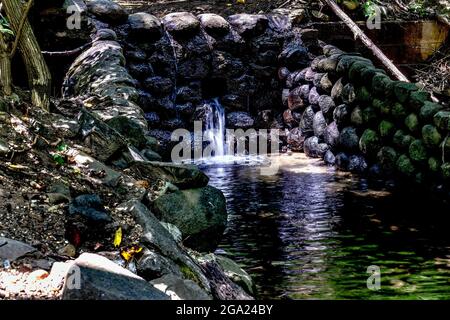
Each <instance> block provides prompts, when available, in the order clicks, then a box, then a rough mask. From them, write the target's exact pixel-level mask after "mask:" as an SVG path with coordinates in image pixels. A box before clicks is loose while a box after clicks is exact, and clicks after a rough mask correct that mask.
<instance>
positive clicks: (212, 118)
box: [205, 98, 227, 157]
mask: <svg viewBox="0 0 450 320" xmlns="http://www.w3.org/2000/svg"><path fill="white" fill-rule="evenodd" d="M207 106H208V110H207V116H206V123H205V136H206V137H207V138H208V140H209V141H210V143H211V144H212V147H213V150H214V156H215V157H223V156H226V155H227V146H226V142H225V110H224V109H223V106H222V105H221V104H220V102H219V99H218V98H215V99H213V100H212V101H211V102H210V103H208V104H207Z"/></svg>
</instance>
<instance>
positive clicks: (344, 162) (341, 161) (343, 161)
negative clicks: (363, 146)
mask: <svg viewBox="0 0 450 320" xmlns="http://www.w3.org/2000/svg"><path fill="white" fill-rule="evenodd" d="M349 163H350V159H349V157H348V156H347V155H346V154H345V153H344V152H340V153H338V154H337V155H336V166H337V167H338V168H339V169H340V170H343V171H348V165H349Z"/></svg>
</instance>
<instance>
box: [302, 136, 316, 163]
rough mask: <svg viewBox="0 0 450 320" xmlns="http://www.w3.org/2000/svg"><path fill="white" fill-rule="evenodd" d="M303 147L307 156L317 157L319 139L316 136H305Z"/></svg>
mask: <svg viewBox="0 0 450 320" xmlns="http://www.w3.org/2000/svg"><path fill="white" fill-rule="evenodd" d="M303 149H304V151H305V154H306V155H307V156H308V157H310V158H319V139H318V138H317V137H309V138H306V140H305V144H304V146H303Z"/></svg>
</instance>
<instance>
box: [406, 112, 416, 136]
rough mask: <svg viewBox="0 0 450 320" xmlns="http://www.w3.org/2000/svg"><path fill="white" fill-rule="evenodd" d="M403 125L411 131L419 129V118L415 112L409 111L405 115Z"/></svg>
mask: <svg viewBox="0 0 450 320" xmlns="http://www.w3.org/2000/svg"><path fill="white" fill-rule="evenodd" d="M405 126H406V127H407V128H408V129H409V131H411V132H413V133H415V132H417V131H419V118H418V117H417V115H416V114H415V113H411V114H409V115H408V116H407V117H406V119H405Z"/></svg>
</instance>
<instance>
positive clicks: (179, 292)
mask: <svg viewBox="0 0 450 320" xmlns="http://www.w3.org/2000/svg"><path fill="white" fill-rule="evenodd" d="M150 283H151V284H152V285H153V286H154V287H155V288H157V289H159V290H160V291H162V292H164V293H165V294H166V295H168V296H169V297H170V299H171V300H212V297H211V296H210V295H209V294H208V293H206V291H205V290H203V289H202V288H200V287H199V286H198V285H197V284H196V283H195V282H194V281H192V280H185V279H182V278H180V277H177V276H175V275H173V274H167V275H165V276H162V277H161V278H158V279H155V280H152V281H150Z"/></svg>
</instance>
